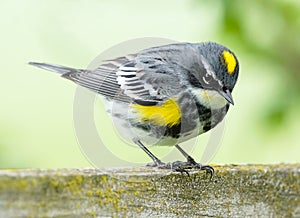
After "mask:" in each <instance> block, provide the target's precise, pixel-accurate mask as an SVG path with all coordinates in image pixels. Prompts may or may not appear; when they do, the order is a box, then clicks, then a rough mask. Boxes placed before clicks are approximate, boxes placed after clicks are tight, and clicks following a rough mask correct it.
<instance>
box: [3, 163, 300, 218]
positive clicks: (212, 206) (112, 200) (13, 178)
mask: <svg viewBox="0 0 300 218" xmlns="http://www.w3.org/2000/svg"><path fill="white" fill-rule="evenodd" d="M214 168H215V171H216V172H215V176H214V177H213V179H212V180H210V179H209V176H208V175H206V173H205V172H198V171H192V172H191V173H190V176H187V175H186V174H181V173H176V172H170V171H168V170H158V169H153V168H149V167H140V168H113V169H57V170H42V169H18V170H0V217H199V216H202V217H205V216H206V217H300V164H277V165H226V166H214Z"/></svg>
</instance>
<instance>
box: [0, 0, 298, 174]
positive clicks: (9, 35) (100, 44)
mask: <svg viewBox="0 0 300 218" xmlns="http://www.w3.org/2000/svg"><path fill="white" fill-rule="evenodd" d="M0 16H1V17H0V24H1V34H0V36H1V40H0V48H1V51H2V54H1V79H0V97H1V98H0V99H1V107H0V122H1V125H0V168H25V167H38V168H57V167H86V166H90V164H89V162H88V161H87V160H86V158H85V157H84V155H83V154H82V153H81V151H80V148H79V146H78V144H77V141H76V137H75V133H74V129H73V114H72V113H73V98H74V92H75V89H76V85H74V84H72V83H70V82H67V81H66V80H63V79H61V78H59V77H58V76H57V75H55V74H53V73H50V72H46V71H43V70H40V69H37V68H33V67H31V66H29V65H27V62H28V61H42V62H49V63H57V64H63V65H67V66H73V67H78V68H82V67H86V66H87V65H88V64H89V63H90V62H91V61H92V60H93V59H94V58H95V57H96V56H97V55H98V54H99V53H101V52H102V51H103V50H105V49H107V48H109V47H111V46H113V45H115V44H117V43H119V42H122V41H126V40H129V39H133V38H138V37H162V38H170V39H173V40H176V41H188V42H200V41H208V40H209V41H216V42H219V43H221V44H224V45H226V46H228V47H229V48H230V49H231V50H233V51H234V52H235V53H236V55H237V56H238V58H239V61H240V78H239V81H238V84H237V85H236V88H235V90H234V92H233V97H234V99H235V105H234V107H231V109H230V111H229V114H228V116H227V119H226V129H225V135H224V137H223V141H222V146H221V148H220V149H219V151H218V153H217V155H216V156H215V158H214V159H213V161H212V162H213V163H278V162H299V160H300V146H299V133H300V131H299V130H300V129H299V121H300V118H299V110H300V101H299V99H300V71H299V70H300V37H299V36H300V35H299V33H300V1H297V0H294V1H292V0H286V1H278V0H277V1H276V0H265V1H259V0H256V1H252V0H245V1H238V0H232V1H229V0H228V1H218V0H213V1H211V0H206V1H205V0H187V1H182V0H175V1H174V0H168V1H158V0H152V1H138V0H134V1H108V0H102V1H100V0H99V1H98V0H91V1H75V0H73V1H71V0H54V1H38V0H26V1H21V0H19V1H17V0H12V1H8V0H7V1H5V0H2V1H1V2H0ZM141 155H143V154H142V153H141Z"/></svg>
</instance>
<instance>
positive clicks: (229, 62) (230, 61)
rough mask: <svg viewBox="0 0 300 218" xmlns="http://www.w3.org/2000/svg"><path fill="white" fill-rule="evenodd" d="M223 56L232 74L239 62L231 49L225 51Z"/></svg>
mask: <svg viewBox="0 0 300 218" xmlns="http://www.w3.org/2000/svg"><path fill="white" fill-rule="evenodd" d="M222 56H223V59H224V61H225V64H226V68H227V71H228V73H229V74H232V73H233V72H234V70H235V68H236V64H237V62H236V59H235V57H234V56H233V54H231V53H230V52H229V51H223V53H222Z"/></svg>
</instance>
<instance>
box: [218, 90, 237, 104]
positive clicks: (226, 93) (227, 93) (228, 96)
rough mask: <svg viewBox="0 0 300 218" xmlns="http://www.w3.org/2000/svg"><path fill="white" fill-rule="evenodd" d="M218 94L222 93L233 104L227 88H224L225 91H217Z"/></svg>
mask: <svg viewBox="0 0 300 218" xmlns="http://www.w3.org/2000/svg"><path fill="white" fill-rule="evenodd" d="M219 93H220V95H222V96H223V97H224V98H225V99H226V100H227V101H228V102H229V103H230V104H232V105H234V102H233V99H232V96H231V93H230V91H229V90H228V89H226V90H225V91H223V90H221V91H219Z"/></svg>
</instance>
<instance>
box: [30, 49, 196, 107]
mask: <svg viewBox="0 0 300 218" xmlns="http://www.w3.org/2000/svg"><path fill="white" fill-rule="evenodd" d="M193 53H194V51H193V50H192V49H191V48H190V46H188V45H184V44H173V45H166V46H160V47H153V48H150V49H146V50H143V51H141V52H139V53H137V54H133V55H127V56H124V57H119V58H116V59H112V60H108V61H105V62H104V63H102V64H101V65H99V67H97V68H96V69H94V70H78V69H73V68H69V67H63V66H59V65H52V64H44V63H35V62H31V63H30V64H32V65H35V66H37V67H41V68H43V69H47V70H51V71H54V72H57V73H59V74H61V76H62V77H64V78H67V79H69V80H71V81H73V82H75V83H76V84H79V85H81V86H83V87H85V88H87V89H89V90H92V91H94V92H96V93H99V94H101V95H103V96H105V97H107V98H111V99H114V100H118V101H123V102H132V101H135V102H137V103H139V104H142V105H153V104H157V103H159V102H161V101H164V100H166V99H168V98H170V97H173V96H176V95H178V94H179V93H180V92H182V91H184V90H185V89H186V87H187V86H188V83H190V82H191V81H192V82H193V81H194V82H195V81H197V80H198V78H192V79H191V78H188V77H189V75H191V73H189V71H193V68H195V67H193V66H192V64H191V57H192V56H196V55H195V54H193ZM190 54H192V56H191V55H190ZM193 62H195V61H193ZM191 67H192V68H191ZM196 68H197V69H199V67H198V66H197V67H196ZM188 69H189V70H188Z"/></svg>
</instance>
